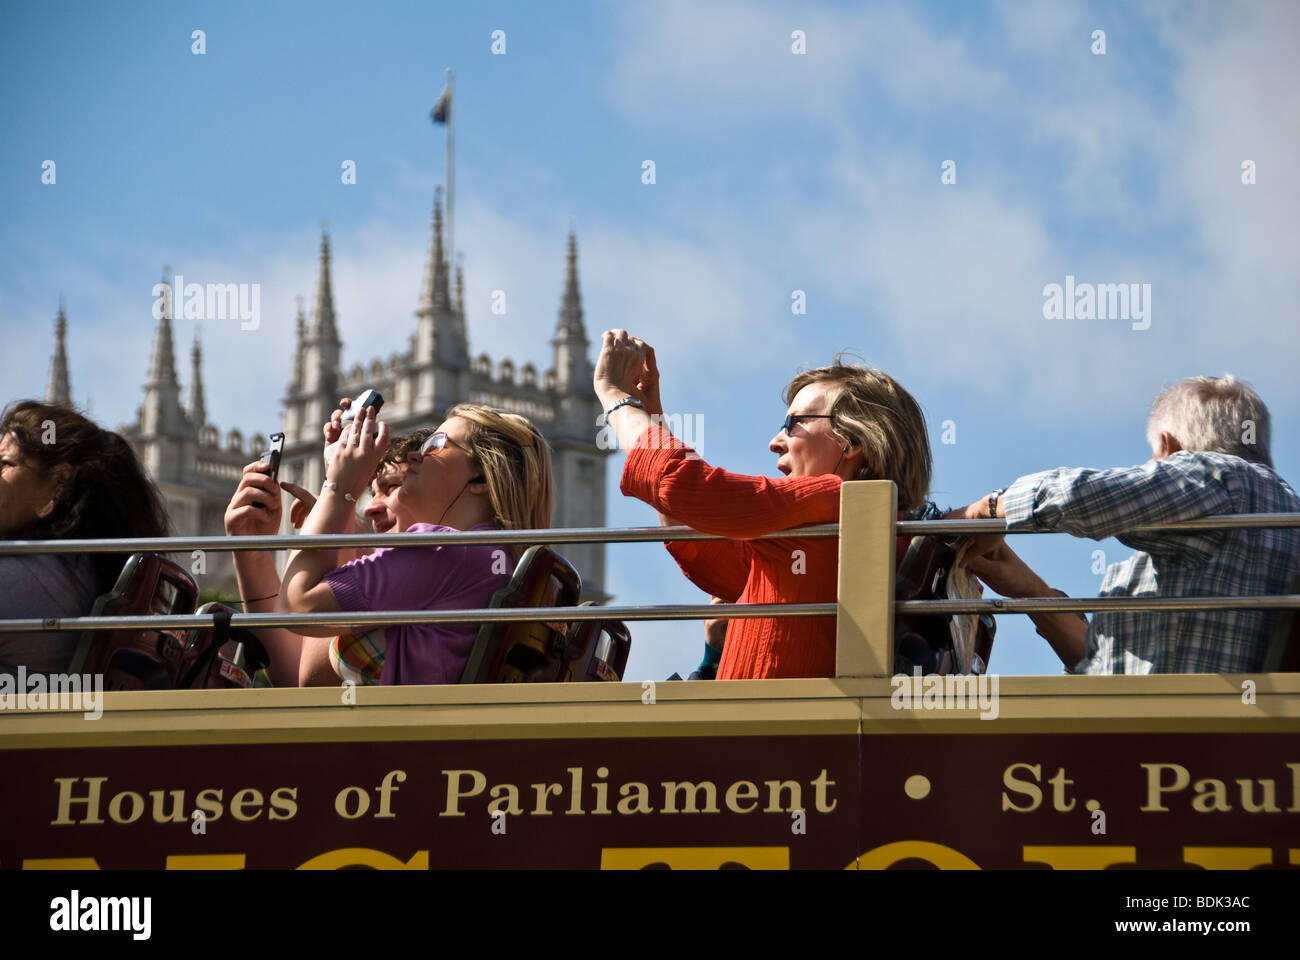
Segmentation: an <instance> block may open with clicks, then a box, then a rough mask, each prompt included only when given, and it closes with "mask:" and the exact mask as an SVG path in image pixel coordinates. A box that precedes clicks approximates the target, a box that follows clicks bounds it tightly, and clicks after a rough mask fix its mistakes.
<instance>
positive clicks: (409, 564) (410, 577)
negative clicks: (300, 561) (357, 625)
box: [325, 523, 513, 684]
mask: <svg viewBox="0 0 1300 960" xmlns="http://www.w3.org/2000/svg"><path fill="white" fill-rule="evenodd" d="M470 529H472V530H491V529H494V528H493V525H492V524H490V523H480V524H477V525H476V526H474V527H471V528H470ZM406 532H407V533H447V532H453V533H454V532H455V531H454V530H453V528H451V527H441V526H436V525H434V524H432V523H413V524H411V526H410V527H408V528H407V530H406ZM504 549H505V548H504V547H502V546H500V545H497V544H473V545H464V546H461V545H455V546H441V547H379V548H378V549H376V550H375V552H374V553H371V554H369V555H368V556H364V557H362V558H360V559H359V560H353V561H352V562H350V563H345V564H344V565H343V566H341V567H339V568H338V569H337V570H331V571H330V572H329V573H327V574H325V582H326V583H327V584H329V588H330V590H331V591H332V592H333V593H334V599H335V601H336V602H337V603H338V605H339V609H340V610H364V611H367V612H370V613H374V612H380V611H391V610H467V609H473V608H475V607H486V606H487V605H488V604H489V603H490V602H491V600H492V594H493V593H495V592H496V591H497V590H500V589H501V588H502V587H504V586H505V585H506V584H507V583H509V582H510V572H511V570H512V568H513V564H511V563H509V562H508V561H507V560H506V559H505V558H504V557H503V555H502V551H503V550H504ZM494 568H495V569H496V570H497V571H498V572H496V573H493V569H494ZM502 570H504V571H505V572H500V571H502ZM478 628H479V624H477V623H420V624H411V625H407V626H399V627H386V628H383V629H384V630H385V641H386V647H385V653H384V672H383V674H381V676H380V678H379V682H380V683H382V684H400V683H459V682H460V675H461V672H462V671H463V670H464V669H465V662H466V661H467V660H468V659H469V652H470V650H471V649H472V648H473V646H474V638H475V636H477V634H478Z"/></svg>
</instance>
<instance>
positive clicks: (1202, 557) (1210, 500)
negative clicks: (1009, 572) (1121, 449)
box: [1002, 451, 1300, 673]
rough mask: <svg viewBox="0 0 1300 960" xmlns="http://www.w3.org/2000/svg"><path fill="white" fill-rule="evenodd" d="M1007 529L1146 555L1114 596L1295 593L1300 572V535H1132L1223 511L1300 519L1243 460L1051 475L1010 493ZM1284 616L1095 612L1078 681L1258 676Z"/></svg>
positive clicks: (1273, 479) (1123, 572)
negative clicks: (1112, 542)
mask: <svg viewBox="0 0 1300 960" xmlns="http://www.w3.org/2000/svg"><path fill="white" fill-rule="evenodd" d="M1002 504H1003V509H1004V510H1005V511H1006V515H1007V527H1008V529H1009V530H1026V529H1031V530H1057V531H1061V532H1063V533H1070V534H1073V535H1074V536H1076V537H1091V538H1093V539H1096V540H1101V539H1104V538H1105V537H1116V538H1117V539H1118V540H1119V541H1120V542H1121V543H1123V544H1126V545H1127V546H1130V547H1133V548H1134V549H1136V550H1137V551H1138V552H1137V553H1135V554H1133V556H1131V557H1129V558H1128V559H1127V560H1125V561H1123V562H1122V563H1114V564H1111V565H1110V567H1109V568H1108V569H1107V570H1106V578H1105V580H1104V581H1103V582H1102V585H1101V595H1102V596H1104V597H1105V596H1112V597H1214V596H1220V597H1226V596H1257V595H1261V594H1279V593H1287V592H1289V589H1290V586H1291V582H1292V579H1293V578H1294V577H1295V576H1296V574H1297V573H1300V529H1297V528H1295V527H1290V528H1284V527H1275V528H1263V529H1255V530H1246V529H1236V530H1206V531H1203V532H1198V533H1195V534H1174V533H1167V534H1166V533H1148V534H1135V533H1131V532H1126V531H1131V530H1132V529H1133V528H1134V527H1138V526H1145V525H1154V524H1163V523H1174V522H1177V521H1180V520H1192V519H1195V518H1196V517H1206V516H1214V515H1217V514H1225V513H1288V512H1294V511H1300V498H1297V497H1296V494H1295V492H1294V491H1293V490H1292V489H1291V488H1290V487H1289V486H1288V485H1287V483H1286V481H1284V480H1283V479H1282V478H1281V477H1279V476H1278V475H1277V474H1276V473H1274V472H1273V470H1272V469H1271V468H1270V467H1266V466H1264V465H1263V464H1260V463H1252V462H1250V461H1248V460H1243V459H1241V458H1240V457H1234V456H1229V455H1228V454H1222V453H1206V452H1203V451H1197V452H1192V451H1179V452H1178V453H1175V454H1172V455H1170V456H1167V457H1162V458H1160V459H1159V460H1149V461H1147V462H1146V463H1144V464H1142V465H1141V466H1138V467H1126V468H1122V469H1116V470H1067V469H1065V468H1060V469H1057V470H1047V471H1044V472H1043V473H1036V474H1032V475H1031V476H1027V477H1021V478H1020V479H1019V480H1017V481H1016V482H1015V483H1013V484H1012V485H1011V486H1010V487H1009V488H1008V489H1007V491H1006V493H1005V494H1003V501H1002ZM1276 618H1277V612H1276V611H1263V610H1198V611H1191V610H1187V611H1170V612H1163V611H1161V612H1154V611H1136V612H1130V613H1121V612H1116V613H1097V614H1094V616H1093V618H1092V622H1091V624H1090V625H1089V628H1088V649H1087V655H1086V656H1085V658H1084V659H1083V660H1082V661H1080V662H1079V663H1078V665H1076V666H1075V668H1074V672H1075V673H1250V672H1255V671H1258V670H1259V669H1260V668H1261V667H1262V665H1263V661H1264V655H1265V652H1266V651H1267V648H1268V642H1269V638H1270V636H1271V633H1272V628H1273V624H1274V622H1275V620H1276Z"/></svg>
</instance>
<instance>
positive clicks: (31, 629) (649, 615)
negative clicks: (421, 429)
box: [0, 513, 1300, 634]
mask: <svg viewBox="0 0 1300 960" xmlns="http://www.w3.org/2000/svg"><path fill="white" fill-rule="evenodd" d="M1260 527H1300V513H1260V514H1225V515H1221V516H1216V517H1202V518H1200V519H1197V520H1188V521H1182V522H1180V523H1171V524H1161V525H1152V526H1146V527H1138V528H1135V532H1137V531H1141V532H1148V531H1162V532H1180V531H1187V532H1195V531H1197V530H1212V529H1232V528H1260ZM895 529H896V530H897V531H898V535H899V536H907V535H923V534H933V533H1049V532H1053V531H1045V530H1023V531H1020V530H1017V531H1008V530H1007V529H1006V521H1005V520H904V521H899V522H898V523H897V524H895ZM838 535H839V524H836V523H826V524H818V525H815V526H808V527H799V528H796V529H793V530H782V531H776V532H773V533H768V534H763V535H762V536H761V537H755V538H751V539H774V538H799V539H803V538H809V537H834V536H838ZM724 539H727V538H725V537H721V536H718V535H715V534H706V533H700V532H699V531H697V530H692V529H691V528H689V527H626V528H614V529H611V528H607V527H577V528H569V529H549V530H470V531H456V532H452V533H397V534H392V533H388V534H320V535H311V536H299V535H270V536H252V537H231V536H226V537H144V538H134V539H122V540H107V539H95V540H91V539H87V540H17V541H8V542H2V541H0V554H38V553H70V552H77V553H141V552H157V553H175V552H181V551H184V550H189V549H208V550H214V551H222V550H224V551H238V550H265V549H271V548H275V547H289V548H295V549H308V548H312V547H315V548H321V547H329V548H342V547H359V546H431V545H439V544H448V543H460V544H523V543H530V544H531V543H588V542H594V541H595V542H610V543H617V542H624V543H641V542H656V541H684V540H724ZM838 606H839V605H838V602H834V603H830V602H828V603H796V604H779V603H767V604H738V603H723V604H665V605H662V606H645V605H629V604H620V605H612V606H585V607H524V608H516V609H502V608H484V609H470V610H440V611H429V610H405V611H390V612H383V613H362V612H359V611H357V612H346V611H344V612H339V613H241V614H234V615H232V616H231V618H230V624H231V626H234V627H245V628H249V629H258V628H267V627H285V628H293V627H299V626H329V627H334V626H337V627H351V626H400V625H405V624H419V623H528V622H535V621H545V620H553V621H566V622H575V621H589V620H625V621H640V620H701V619H725V620H743V619H754V618H758V617H820V616H834V615H835V614H836V613H837V611H838ZM893 609H894V611H895V613H900V614H901V613H912V614H928V615H936V616H937V615H950V614H958V613H1086V612H1089V611H1094V612H1096V611H1117V612H1118V611H1161V610H1245V609H1261V610H1293V609H1300V594H1282V595H1276V596H1258V597H1092V598H1084V597H1032V598H1022V599H990V600H969V599H961V600H906V601H895V602H894V604H893ZM214 622H215V618H214V616H213V615H211V614H166V615H145V616H139V615H135V616H123V617H51V618H43V619H39V618H25V619H13V620H0V634H5V633H47V632H60V631H83V630H89V631H102V630H123V629H160V630H173V629H203V628H205V627H208V626H210V625H212V624H213V623H214Z"/></svg>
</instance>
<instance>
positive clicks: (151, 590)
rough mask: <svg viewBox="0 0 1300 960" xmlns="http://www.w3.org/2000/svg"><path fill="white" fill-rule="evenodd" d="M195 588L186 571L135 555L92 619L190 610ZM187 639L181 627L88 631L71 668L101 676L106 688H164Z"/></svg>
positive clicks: (156, 556) (155, 558)
mask: <svg viewBox="0 0 1300 960" xmlns="http://www.w3.org/2000/svg"><path fill="white" fill-rule="evenodd" d="M198 596H199V590H198V587H197V585H196V584H195V583H194V579H193V578H192V577H191V576H190V575H189V573H187V572H186V571H185V569H184V568H183V567H181V566H179V565H178V564H176V563H173V562H172V561H171V560H168V559H167V558H166V557H164V556H162V555H160V554H156V553H135V554H132V555H131V556H130V558H129V559H128V560H127V561H126V565H125V566H124V567H123V568H122V573H121V575H120V576H118V578H117V582H116V583H115V584H114V585H113V588H112V589H111V590H110V591H109V592H108V593H106V594H104V595H103V596H101V597H99V598H98V599H97V600H96V601H95V605H94V607H93V608H92V609H91V612H90V615H91V616H94V617H101V616H102V617H119V616H150V615H165V614H186V613H193V612H194V605H195V603H196V602H197V601H198ZM187 642H188V637H187V635H186V631H184V630H156V629H155V630H142V629H140V628H138V627H135V628H129V629H123V630H87V631H85V632H83V633H82V635H81V640H80V641H79V642H78V644H77V650H76V653H75V654H74V655H73V658H72V665H71V668H70V669H71V672H73V673H98V674H103V676H104V689H106V690H166V689H171V688H173V687H174V686H175V678H176V677H177V676H179V671H180V667H181V660H182V658H183V655H184V651H185V647H186V644H187Z"/></svg>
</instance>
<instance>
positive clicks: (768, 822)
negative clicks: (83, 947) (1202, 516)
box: [0, 481, 1300, 870]
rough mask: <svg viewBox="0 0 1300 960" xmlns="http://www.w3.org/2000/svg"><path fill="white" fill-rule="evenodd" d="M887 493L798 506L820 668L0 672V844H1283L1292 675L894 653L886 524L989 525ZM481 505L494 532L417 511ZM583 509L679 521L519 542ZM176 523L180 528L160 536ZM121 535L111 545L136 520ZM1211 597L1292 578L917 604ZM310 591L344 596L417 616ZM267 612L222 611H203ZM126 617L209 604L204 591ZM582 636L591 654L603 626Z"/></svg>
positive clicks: (548, 849)
mask: <svg viewBox="0 0 1300 960" xmlns="http://www.w3.org/2000/svg"><path fill="white" fill-rule="evenodd" d="M895 517H896V509H895V493H894V487H893V485H892V484H891V483H889V482H887V481H867V482H860V483H846V484H845V485H844V488H843V500H842V508H841V522H840V524H839V527H838V531H837V530H836V528H835V527H833V526H832V527H829V528H816V529H809V530H801V531H800V532H799V536H800V537H804V536H809V535H832V536H833V535H837V532H838V536H839V537H840V547H839V591H838V594H839V595H838V601H837V602H836V603H834V604H809V605H803V606H800V607H786V608H781V611H780V612H782V613H784V614H786V615H795V616H827V615H833V616H835V617H836V623H837V640H836V675H835V676H834V677H831V678H827V679H803V680H747V681H734V682H725V683H723V682H650V681H646V682H620V683H529V684H515V683H512V684H500V683H497V684H482V683H462V684H459V685H450V686H417V687H379V686H365V687H354V686H347V685H345V686H341V687H338V688H308V689H225V690H217V689H204V690H174V691H148V690H143V691H128V692H107V693H105V694H103V697H102V702H100V703H98V704H95V705H93V706H94V707H95V709H94V710H93V711H92V710H90V709H88V701H86V699H85V698H83V699H82V700H81V701H78V700H77V698H76V697H75V696H74V697H71V698H70V697H68V696H67V691H66V690H64V691H62V692H61V695H59V696H55V695H50V696H46V697H31V696H29V697H27V698H25V700H19V699H16V698H10V699H8V700H7V701H6V702H5V705H6V707H7V708H8V709H6V710H5V714H6V715H4V716H0V757H2V758H3V760H2V761H0V762H3V764H4V769H5V772H6V776H5V784H4V787H3V802H2V804H0V806H2V807H3V818H4V823H5V829H4V830H3V831H0V868H4V869H29V870H30V869H49V868H87V869H96V868H99V869H109V868H123V867H130V868H151V869H161V868H166V869H193V868H210V869H241V868H339V867H350V866H365V867H375V868H393V869H426V868H446V867H535V866H536V867H588V868H596V867H599V868H606V869H617V868H642V867H648V866H660V867H663V866H666V867H670V868H674V869H680V868H710V869H711V868H720V867H748V868H788V867H829V868H846V867H848V868H884V867H891V866H899V867H902V866H928V865H933V866H936V867H940V868H945V869H988V868H1007V867H1028V868H1035V869H1049V868H1051V869H1063V868H1085V869H1101V868H1106V867H1146V868H1150V867H1162V868H1183V867H1201V868H1206V869H1223V868H1251V867H1294V866H1296V865H1298V864H1300V674H1295V673H1290V674H1288V673H1282V672H1272V673H1262V674H1258V675H1164V676H1110V677H1086V676H1032V677H1009V676H1001V677H1000V676H997V675H996V674H987V675H980V676H976V675H966V676H947V677H939V676H928V677H897V678H893V677H891V674H892V673H893V667H894V662H895V661H894V638H893V627H894V617H895V615H896V614H897V613H898V612H899V611H898V610H897V607H898V606H899V605H898V604H896V602H895V597H894V577H895V537H896V536H897V535H898V534H899V533H905V534H911V533H934V532H937V531H939V530H945V531H950V532H974V531H975V530H977V529H978V530H990V529H1000V528H1001V521H969V522H967V521H962V522H943V521H932V522H925V523H917V522H914V523H910V524H900V523H897V522H896V519H895ZM1296 520H1297V518H1296V517H1292V516H1289V515H1288V516H1285V517H1278V516H1272V515H1265V516H1262V517H1250V518H1231V519H1229V520H1225V519H1224V518H1210V519H1208V520H1205V521H1193V522H1192V524H1191V525H1197V524H1199V525H1202V526H1214V525H1217V526H1220V527H1222V526H1228V525H1231V524H1233V523H1239V524H1245V523H1255V524H1257V525H1271V524H1276V525H1295V524H1296ZM530 533H531V532H530ZM485 534H488V535H495V536H497V537H498V538H500V534H499V533H497V532H495V531H487V532H478V533H473V534H455V535H447V534H439V535H422V536H425V537H430V538H432V537H443V538H444V539H445V538H447V537H448V536H453V537H457V536H458V537H466V538H472V537H479V538H480V539H482V538H483V537H484V536H485ZM403 536H407V535H403ZM696 536H699V535H696ZM583 538H585V539H604V540H610V541H615V540H635V539H640V540H651V539H684V538H685V536H684V535H683V536H680V537H679V536H676V535H673V534H669V533H665V532H664V531H660V530H641V531H615V530H599V531H549V532H548V531H542V532H539V533H537V535H535V536H533V538H532V540H531V542H536V543H540V542H553V543H564V542H573V541H574V540H575V539H583ZM262 539H265V540H267V541H268V542H267V543H265V544H264V543H262ZM510 539H511V540H512V541H518V540H519V539H520V535H519V533H518V532H516V533H515V534H513V535H512V536H511V537H510ZM333 540H335V541H337V542H336V543H335V545H338V546H342V545H347V544H352V545H356V544H358V543H361V542H367V543H371V544H374V543H376V542H380V540H379V539H378V538H374V537H370V538H364V537H360V538H358V537H354V538H351V540H347V538H333ZM345 541H346V543H345ZM199 542H200V541H198V540H184V539H180V538H176V539H173V540H171V541H167V542H166V546H165V549H169V550H178V549H184V550H188V549H190V548H191V546H192V545H194V544H196V543H199ZM202 542H203V543H204V545H205V546H206V547H207V548H209V549H213V548H224V549H232V548H234V547H238V548H240V549H245V548H252V547H258V546H263V547H264V546H268V545H272V542H275V543H276V545H283V543H282V540H280V539H279V538H261V539H259V538H254V537H247V538H236V539H235V540H232V541H226V543H225V546H224V547H217V546H216V545H215V544H214V542H213V541H211V540H207V541H202ZM142 543H144V542H143V541H132V542H131V545H130V549H132V550H138V549H163V548H164V547H162V546H159V545H154V546H152V547H149V546H143V547H142V546H141V545H140V544H142ZM299 543H301V541H299ZM38 546H39V545H38ZM47 546H48V545H47ZM21 547H22V545H6V550H7V551H8V552H21V549H20V548H21ZM10 548H13V549H10ZM116 549H119V550H121V549H123V547H122V546H121V545H119V546H118V547H117V548H116ZM28 552H38V551H35V550H29V551H28ZM1234 600H1235V606H1236V607H1257V606H1263V607H1269V608H1276V609H1282V610H1284V611H1286V612H1285V613H1284V616H1285V617H1286V618H1288V619H1287V624H1288V626H1287V627H1285V628H1284V629H1286V630H1289V629H1290V627H1289V624H1290V622H1291V621H1290V619H1289V618H1290V617H1291V616H1292V611H1294V610H1295V609H1296V608H1297V607H1300V596H1294V595H1292V596H1283V597H1272V598H1258V597H1255V598H1249V599H1243V598H1211V599H1205V598H1202V599H1200V600H1174V601H1169V600H1156V601H1152V600H1149V599H1148V600H1145V601H1144V600H1135V599H1128V598H1125V599H1119V600H1116V599H1105V600H1097V599H1093V598H1090V599H1087V600H1078V601H1076V600H1070V599H1055V600H1034V601H981V602H965V603H964V604H963V603H955V602H952V601H947V602H938V603H931V604H930V609H929V611H928V612H930V613H934V612H946V613H951V612H954V611H956V610H957V609H962V610H983V611H993V610H997V611H1003V612H1013V613H1019V612H1026V611H1028V610H1044V609H1055V610H1062V611H1071V610H1073V611H1080V610H1095V609H1101V608H1103V607H1105V606H1120V605H1124V604H1127V607H1126V609H1154V608H1156V607H1160V606H1163V607H1165V608H1169V607H1171V606H1173V607H1176V608H1180V609H1208V608H1210V607H1219V608H1223V607H1231V606H1233V605H1234ZM945 603H946V605H945ZM774 612H775V611H774V610H773V609H772V608H770V607H768V608H760V607H732V606H723V607H717V606H714V607H709V606H707V605H697V606H678V607H655V608H650V607H580V608H567V609H564V610H561V609H558V608H553V607H547V608H544V609H541V610H538V609H536V608H533V609H527V610H508V609H494V610H492V611H487V612H484V611H461V612H455V611H453V612H443V614H442V615H441V616H440V617H438V618H437V619H444V620H453V619H458V620H461V621H473V620H490V619H492V618H495V619H496V620H497V621H499V622H521V621H522V618H524V617H527V616H533V617H534V618H535V619H542V620H565V621H571V622H575V623H583V622H587V621H601V620H609V619H610V618H614V619H618V620H624V621H627V622H629V623H631V624H632V625H633V628H634V627H635V621H636V620H640V619H669V620H683V621H691V620H695V619H700V618H703V617H708V616H725V617H737V616H754V615H769V616H770V615H772V614H773V613H774ZM913 612H918V611H916V610H914V611H913ZM157 616H158V615H157V614H155V618H156V617H157ZM314 617H315V622H317V623H334V624H338V625H340V626H341V627H342V626H343V625H346V624H354V623H358V622H369V623H380V622H382V623H410V622H417V621H428V620H430V619H434V618H432V617H431V616H430V614H429V613H428V612H427V611H425V612H420V613H410V612H406V613H401V612H398V613H392V614H387V615H376V616H374V617H372V618H363V617H361V616H359V615H357V614H339V615H314ZM330 617H333V619H332V620H331V619H329V618H330ZM218 619H220V617H219V616H218ZM299 619H300V620H301V619H302V618H299ZM293 621H294V618H293V617H291V616H289V615H246V616H244V615H240V616H235V617H233V619H232V620H230V621H229V625H230V626H234V627H239V626H268V625H286V624H291V623H292V622H293ZM146 622H147V623H154V624H156V625H157V626H160V627H196V626H200V625H205V624H206V625H208V626H212V624H213V623H214V616H213V615H211V614H209V615H204V616H196V615H189V616H171V617H168V616H165V615H164V616H163V617H162V618H161V619H154V620H151V621H146ZM111 626H119V627H127V626H135V627H137V628H140V627H142V626H143V625H142V624H141V623H140V622H139V618H137V619H135V620H131V619H129V618H128V619H126V620H120V621H117V622H114V621H109V622H107V623H106V622H105V621H104V620H103V618H98V619H93V618H78V619H75V620H64V621H48V622H45V623H43V624H42V623H40V622H38V621H10V622H9V623H8V624H4V625H0V629H6V630H24V631H30V630H32V629H48V630H59V629H63V630H67V629H91V628H93V629H103V628H105V627H111ZM686 628H687V624H684V625H683V629H686ZM689 628H690V629H692V630H698V627H696V626H695V625H694V624H690V625H689ZM633 635H635V629H633ZM1284 646H1285V644H1284V643H1283V644H1282V645H1281V646H1278V647H1277V649H1278V650H1281V649H1282V648H1283V647H1284ZM1291 649H1292V651H1294V646H1292V648H1291ZM595 659H596V660H599V661H600V662H601V663H603V664H606V666H608V663H609V661H610V660H611V658H610V657H609V656H608V644H607V643H606V645H605V646H604V647H602V652H601V654H600V656H598V657H596V658H595ZM607 675H608V674H607ZM96 713H99V715H98V716H96Z"/></svg>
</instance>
